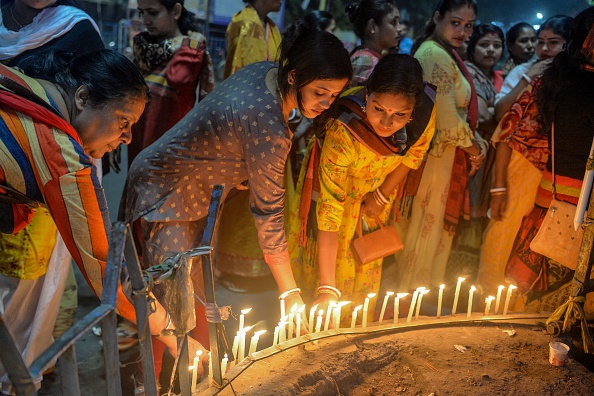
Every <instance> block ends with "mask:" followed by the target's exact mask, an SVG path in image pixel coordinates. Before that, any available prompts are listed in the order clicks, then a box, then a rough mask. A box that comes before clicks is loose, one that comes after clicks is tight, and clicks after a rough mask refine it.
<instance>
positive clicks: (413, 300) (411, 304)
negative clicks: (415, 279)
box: [406, 289, 419, 322]
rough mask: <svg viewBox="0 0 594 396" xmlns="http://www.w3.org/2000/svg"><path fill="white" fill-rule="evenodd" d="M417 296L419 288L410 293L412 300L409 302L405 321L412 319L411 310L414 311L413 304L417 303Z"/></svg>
mask: <svg viewBox="0 0 594 396" xmlns="http://www.w3.org/2000/svg"><path fill="white" fill-rule="evenodd" d="M418 296H419V289H417V290H415V292H414V293H413V295H412V301H411V302H410V308H409V310H408V316H407V317H406V321H407V322H410V321H411V320H412V316H413V312H415V304H416V303H417V297H418Z"/></svg>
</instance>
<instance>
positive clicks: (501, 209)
mask: <svg viewBox="0 0 594 396" xmlns="http://www.w3.org/2000/svg"><path fill="white" fill-rule="evenodd" d="M490 206H491V218H492V219H493V220H495V221H502V220H503V215H504V214H505V210H506V209H507V194H500V195H491V199H490Z"/></svg>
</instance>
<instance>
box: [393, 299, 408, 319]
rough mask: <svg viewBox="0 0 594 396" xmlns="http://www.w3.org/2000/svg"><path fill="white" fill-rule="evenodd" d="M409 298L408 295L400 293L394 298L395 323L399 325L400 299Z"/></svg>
mask: <svg viewBox="0 0 594 396" xmlns="http://www.w3.org/2000/svg"><path fill="white" fill-rule="evenodd" d="M406 296H408V293H398V294H396V298H394V323H398V315H400V299H401V298H403V297H406Z"/></svg>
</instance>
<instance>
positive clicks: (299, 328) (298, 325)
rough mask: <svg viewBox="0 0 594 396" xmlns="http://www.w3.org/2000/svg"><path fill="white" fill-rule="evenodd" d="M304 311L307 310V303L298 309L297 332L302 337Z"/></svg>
mask: <svg viewBox="0 0 594 396" xmlns="http://www.w3.org/2000/svg"><path fill="white" fill-rule="evenodd" d="M303 311H305V305H302V306H301V308H299V309H298V310H297V319H296V322H297V323H296V324H295V333H296V334H297V337H301V315H303Z"/></svg>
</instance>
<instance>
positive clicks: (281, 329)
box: [278, 316, 287, 344]
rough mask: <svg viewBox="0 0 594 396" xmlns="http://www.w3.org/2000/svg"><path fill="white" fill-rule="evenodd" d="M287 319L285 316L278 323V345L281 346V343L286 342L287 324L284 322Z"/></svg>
mask: <svg viewBox="0 0 594 396" xmlns="http://www.w3.org/2000/svg"><path fill="white" fill-rule="evenodd" d="M286 319H287V317H286V316H285V317H284V318H282V319H281V321H280V322H278V343H279V344H282V343H283V342H285V341H287V322H286Z"/></svg>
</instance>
